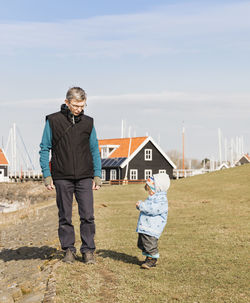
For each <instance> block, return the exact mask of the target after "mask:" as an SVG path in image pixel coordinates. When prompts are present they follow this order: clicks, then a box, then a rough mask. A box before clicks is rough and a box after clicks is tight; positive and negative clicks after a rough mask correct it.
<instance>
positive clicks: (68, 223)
mask: <svg viewBox="0 0 250 303" xmlns="http://www.w3.org/2000/svg"><path fill="white" fill-rule="evenodd" d="M86 99H87V96H86V93H85V91H84V90H83V89H82V88H80V87H72V88H70V89H69V90H68V92H67V94H66V100H65V104H62V106H61V111H59V112H56V113H53V114H51V115H48V116H46V124H45V128H44V132H43V137H42V142H41V144H40V148H41V149H40V165H41V168H42V172H43V177H44V181H45V186H46V188H47V190H53V189H54V185H55V188H56V202H57V207H58V216H59V228H58V235H59V239H60V243H61V247H62V249H63V250H64V251H65V256H64V259H63V261H64V262H67V263H73V262H74V261H75V257H76V255H75V254H76V249H75V246H74V244H75V232H74V226H73V225H72V220H71V219H72V203H73V194H75V198H76V201H77V203H78V211H79V216H80V221H81V223H80V235H81V241H82V245H81V248H80V251H81V253H82V257H83V261H84V262H85V263H86V264H93V263H95V258H94V251H95V242H94V235H95V222H94V207H93V191H92V190H98V189H99V188H100V186H101V158H100V153H99V147H98V141H97V137H96V131H95V128H94V123H93V119H92V118H91V117H89V116H86V115H85V114H84V111H83V110H84V108H85V107H86ZM50 150H51V152H52V157H51V165H50V163H49V154H50ZM50 166H51V167H50Z"/></svg>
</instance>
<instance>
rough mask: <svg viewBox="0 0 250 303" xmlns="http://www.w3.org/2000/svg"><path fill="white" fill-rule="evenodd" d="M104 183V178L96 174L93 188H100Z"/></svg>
mask: <svg viewBox="0 0 250 303" xmlns="http://www.w3.org/2000/svg"><path fill="white" fill-rule="evenodd" d="M101 185H102V180H101V178H100V177H97V176H95V177H94V180H93V186H92V189H93V190H98V189H99V188H100V187H101Z"/></svg>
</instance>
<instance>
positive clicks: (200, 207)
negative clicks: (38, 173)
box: [57, 165, 250, 303]
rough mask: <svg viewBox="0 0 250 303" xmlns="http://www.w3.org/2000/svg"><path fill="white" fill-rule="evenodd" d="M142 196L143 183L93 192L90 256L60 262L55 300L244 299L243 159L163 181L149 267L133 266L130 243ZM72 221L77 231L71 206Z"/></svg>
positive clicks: (249, 180)
mask: <svg viewBox="0 0 250 303" xmlns="http://www.w3.org/2000/svg"><path fill="white" fill-rule="evenodd" d="M144 198H146V192H145V191H144V188H143V185H126V186H107V187H103V188H102V189H101V190H100V191H98V192H95V217H96V246H97V251H96V257H97V264H96V265H94V266H91V265H85V264H83V263H82V262H76V263H75V264H74V265H68V264H63V265H62V266H61V267H60V268H59V269H58V270H57V302H58V303H62V302H65V303H66V302H67V303H68V302H72V303H74V302H77V303H80V302H90V303H91V302H124V303H125V302H143V303H145V302H148V303H150V302H152V303H161V302H187V303H188V302H204V303H207V302H234V303H235V302H249V301H250V293H249V265H248V256H249V226H250V221H249V205H250V203H249V202H250V165H244V166H241V167H237V168H231V169H227V170H223V171H218V172H214V173H209V174H206V175H200V176H195V177H190V178H187V179H180V180H175V181H172V182H171V187H170V189H169V192H168V200H169V214H168V223H167V226H166V228H165V231H164V232H163V234H162V236H161V238H160V240H159V250H160V256H161V257H160V259H159V262H158V265H157V267H156V268H153V269H151V270H143V269H140V262H141V261H142V260H143V259H144V257H143V256H142V255H141V252H140V251H139V249H138V248H137V247H136V244H137V234H136V232H135V229H136V224H137V218H138V215H139V212H138V211H137V210H136V209H135V203H136V201H137V200H140V199H144ZM74 225H75V228H76V233H77V239H79V218H78V215H77V208H76V206H75V208H74ZM79 247H80V241H79V240H78V242H77V248H79ZM79 257H80V255H79Z"/></svg>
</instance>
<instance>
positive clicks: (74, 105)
mask: <svg viewBox="0 0 250 303" xmlns="http://www.w3.org/2000/svg"><path fill="white" fill-rule="evenodd" d="M65 103H66V104H67V106H68V108H69V110H70V111H71V112H72V114H73V115H74V116H78V115H79V114H80V112H81V111H82V110H83V109H84V107H85V106H86V100H76V99H73V100H71V101H68V100H65Z"/></svg>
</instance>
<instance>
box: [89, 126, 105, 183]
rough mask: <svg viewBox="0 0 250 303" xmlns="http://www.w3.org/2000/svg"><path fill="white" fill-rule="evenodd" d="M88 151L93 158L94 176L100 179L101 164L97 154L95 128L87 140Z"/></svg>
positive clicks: (98, 153) (97, 146)
mask: <svg viewBox="0 0 250 303" xmlns="http://www.w3.org/2000/svg"><path fill="white" fill-rule="evenodd" d="M89 145H90V151H91V154H92V158H93V167H94V176H95V177H96V176H97V177H100V178H101V177H102V162H101V157H100V152H99V145H98V140H97V137H96V131H95V127H94V126H93V128H92V131H91V134H90V138H89Z"/></svg>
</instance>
